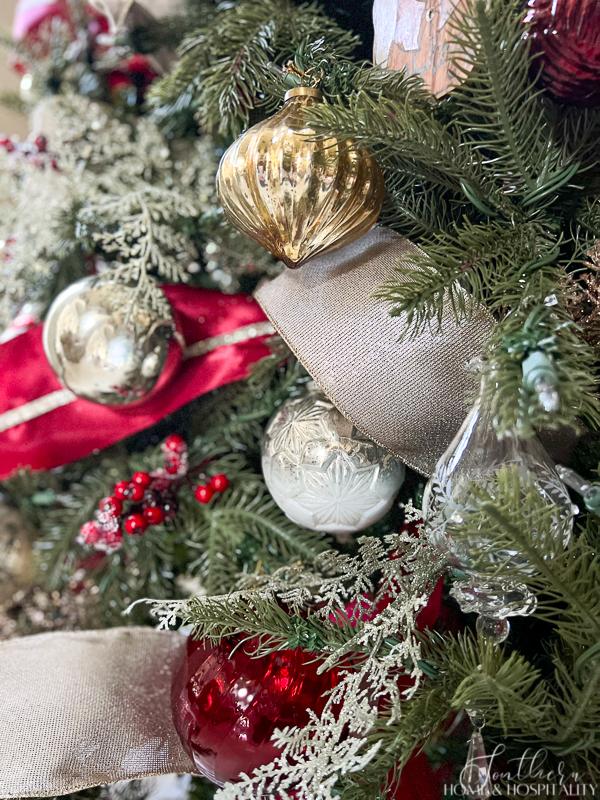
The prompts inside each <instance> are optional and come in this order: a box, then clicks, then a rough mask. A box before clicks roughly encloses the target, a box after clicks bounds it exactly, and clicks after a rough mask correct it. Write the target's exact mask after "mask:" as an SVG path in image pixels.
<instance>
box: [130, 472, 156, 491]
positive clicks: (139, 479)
mask: <svg viewBox="0 0 600 800" xmlns="http://www.w3.org/2000/svg"><path fill="white" fill-rule="evenodd" d="M131 482H132V483H134V484H135V485H136V486H141V487H142V488H143V489H145V488H146V487H147V486H150V484H151V483H152V476H151V475H150V473H149V472H141V471H140V472H134V473H133V476H132V478H131Z"/></svg>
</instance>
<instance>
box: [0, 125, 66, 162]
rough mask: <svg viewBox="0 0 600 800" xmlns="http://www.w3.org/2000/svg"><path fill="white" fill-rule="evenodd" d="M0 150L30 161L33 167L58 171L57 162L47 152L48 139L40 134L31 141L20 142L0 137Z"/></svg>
mask: <svg viewBox="0 0 600 800" xmlns="http://www.w3.org/2000/svg"><path fill="white" fill-rule="evenodd" d="M0 148H2V150H4V151H5V152H7V153H14V154H15V155H19V156H22V157H23V158H25V159H27V161H30V162H31V163H32V164H33V165H34V166H35V167H39V168H44V167H46V166H50V167H52V169H55V170H57V169H58V162H57V161H56V159H55V158H53V157H52V155H51V154H50V153H49V152H48V139H47V138H46V137H45V136H43V135H42V134H40V135H38V136H36V137H35V139H34V140H33V141H25V142H20V141H18V140H17V139H12V138H10V137H8V136H0Z"/></svg>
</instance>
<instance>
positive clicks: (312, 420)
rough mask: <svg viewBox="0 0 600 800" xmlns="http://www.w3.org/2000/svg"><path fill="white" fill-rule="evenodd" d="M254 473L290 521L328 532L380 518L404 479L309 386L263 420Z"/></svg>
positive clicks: (396, 465)
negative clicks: (259, 457) (259, 461)
mask: <svg viewBox="0 0 600 800" xmlns="http://www.w3.org/2000/svg"><path fill="white" fill-rule="evenodd" d="M262 468H263V474H264V477H265V483H266V484H267V488H268V489H269V491H270V493H271V495H272V496H273V499H274V500H275V502H276V503H277V505H278V506H279V507H280V508H281V509H282V511H284V513H285V514H286V516H287V517H289V519H291V520H292V522H295V523H296V524H297V525H300V526H302V527H304V528H310V529H311V530H316V531H324V532H326V533H334V534H348V533H356V532H357V531H361V530H363V529H364V528H367V527H369V525H373V524H374V523H375V522H377V521H378V520H379V519H381V518H382V517H383V516H384V515H385V514H387V512H388V511H389V510H390V509H391V507H392V504H393V502H394V498H395V497H396V495H397V493H398V490H399V489H400V486H401V485H402V482H403V480H404V475H405V468H404V465H403V464H402V462H401V461H399V460H398V459H397V458H395V457H394V456H392V455H391V454H390V453H389V452H388V451H387V450H385V449H384V448H383V447H380V446H379V445H377V444H375V443H374V442H372V441H371V440H370V439H367V438H366V437H365V436H363V435H362V434H361V433H360V432H359V431H357V430H356V428H355V427H354V425H353V424H352V422H350V421H349V420H347V419H346V418H345V417H344V416H343V415H342V414H340V412H339V411H338V410H337V408H336V407H335V406H334V405H333V403H332V402H331V401H330V400H328V399H327V398H326V397H325V396H324V395H323V394H321V393H320V392H319V390H318V389H317V388H316V387H313V388H311V389H310V390H309V392H308V394H307V395H306V396H305V397H300V398H295V399H292V400H288V401H287V402H286V403H284V404H283V405H282V407H281V408H280V409H279V410H278V411H277V413H276V414H275V416H274V417H273V418H272V419H271V421H270V422H269V424H268V425H267V429H266V431H265V436H264V439H263V448H262Z"/></svg>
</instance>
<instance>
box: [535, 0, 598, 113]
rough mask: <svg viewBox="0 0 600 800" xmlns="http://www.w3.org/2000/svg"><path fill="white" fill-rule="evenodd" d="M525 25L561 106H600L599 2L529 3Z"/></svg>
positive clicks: (545, 81)
mask: <svg viewBox="0 0 600 800" xmlns="http://www.w3.org/2000/svg"><path fill="white" fill-rule="evenodd" d="M527 9H528V10H527V14H526V16H525V21H526V22H528V23H529V25H530V28H529V35H530V37H531V40H532V48H533V52H534V53H537V54H539V57H538V59H536V61H535V68H536V69H539V67H541V76H540V77H541V81H542V83H543V85H544V86H545V87H546V88H547V89H548V90H549V91H550V92H551V93H552V94H553V95H554V97H555V98H556V99H557V100H559V101H560V102H564V103H574V104H576V105H583V106H595V105H598V103H600V3H599V2H598V0H529V2H528V3H527Z"/></svg>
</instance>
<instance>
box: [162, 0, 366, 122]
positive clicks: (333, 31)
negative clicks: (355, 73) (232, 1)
mask: <svg viewBox="0 0 600 800" xmlns="http://www.w3.org/2000/svg"><path fill="white" fill-rule="evenodd" d="M207 6H210V4H207ZM327 40H332V41H334V42H335V48H336V49H335V52H336V55H338V56H339V57H344V56H347V55H349V54H350V53H351V52H352V50H353V49H354V48H355V47H356V45H357V39H356V37H354V36H353V35H352V34H350V33H349V32H347V31H344V30H343V29H342V28H340V27H339V26H337V25H336V24H335V23H334V22H333V21H332V20H331V19H330V18H329V17H328V16H327V15H326V14H324V13H323V12H322V11H321V9H320V8H319V7H318V6H317V5H316V4H315V3H310V4H309V3H304V4H301V5H296V4H295V3H293V2H291V0H265V2H262V3H260V4H257V3H254V2H251V0H242V2H240V3H238V4H236V5H234V6H232V7H228V8H224V9H222V10H220V12H218V13H217V14H216V15H213V14H212V13H211V11H210V10H209V11H208V14H207V23H206V24H205V25H204V26H203V27H201V28H200V29H198V30H197V31H194V32H193V33H191V34H190V35H189V36H188V37H187V38H186V39H185V40H184V42H183V43H182V45H181V47H180V49H179V54H180V59H179V62H178V64H177V66H176V67H175V69H174V70H173V71H172V72H171V74H170V75H169V76H167V77H166V78H165V79H164V80H163V81H161V82H160V83H158V84H157V85H156V86H155V87H154V88H153V91H152V98H151V99H152V100H153V102H154V104H155V106H157V107H158V108H159V109H160V108H161V106H162V107H164V106H165V105H166V106H167V107H173V106H177V105H178V104H182V103H185V104H187V105H188V106H189V105H191V106H192V107H193V108H195V109H196V112H197V116H198V120H199V122H200V124H201V126H202V127H203V128H205V129H208V130H218V131H219V132H220V133H221V134H223V135H235V134H237V133H239V132H240V131H241V130H242V129H243V128H244V127H245V126H246V125H247V124H248V122H249V120H250V114H251V113H252V112H253V110H254V108H255V107H256V106H257V105H260V104H262V103H264V95H265V94H268V92H269V87H271V91H273V82H272V81H273V71H274V70H275V71H278V73H279V75H280V76H282V70H283V67H284V66H285V64H286V63H287V62H288V61H289V60H290V59H293V58H294V57H295V56H298V57H299V60H300V62H301V68H302V71H304V72H307V71H309V70H310V69H311V68H313V67H315V68H316V69H317V70H318V71H321V69H322V67H321V66H320V64H321V62H322V61H323V52H322V48H323V45H321V46H320V47H312V48H311V47H310V43H311V42H316V41H320V42H326V41H327ZM302 53H303V54H304V57H302ZM314 62H317V63H316V64H315V63H314Z"/></svg>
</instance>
